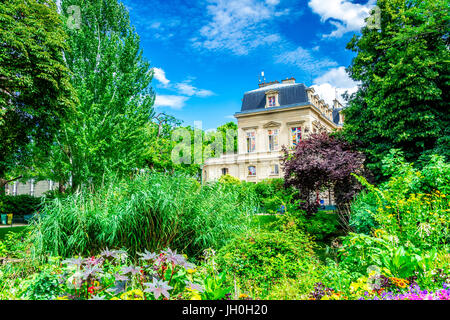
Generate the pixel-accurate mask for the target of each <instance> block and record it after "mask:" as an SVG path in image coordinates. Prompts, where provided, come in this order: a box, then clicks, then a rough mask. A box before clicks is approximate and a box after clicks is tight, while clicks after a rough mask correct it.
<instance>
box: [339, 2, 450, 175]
mask: <svg viewBox="0 0 450 320" xmlns="http://www.w3.org/2000/svg"><path fill="white" fill-rule="evenodd" d="M377 6H378V7H379V8H380V11H381V28H380V29H376V28H369V27H365V28H363V29H362V35H360V36H354V37H353V39H352V40H351V41H350V43H349V44H348V45H347V48H348V49H350V50H352V51H354V52H356V53H357V55H356V57H355V58H354V59H353V62H352V64H351V66H350V67H349V74H350V76H351V77H352V78H353V79H354V80H355V81H359V82H360V83H361V86H360V88H359V90H358V92H357V93H356V94H355V95H353V96H352V97H351V98H350V101H349V104H348V105H349V107H348V108H347V109H346V110H345V111H344V114H345V125H344V135H345V137H346V138H347V139H348V140H349V141H350V142H355V143H358V144H359V147H360V149H361V150H363V151H364V152H365V153H366V155H367V166H368V167H369V168H370V169H371V170H373V171H374V173H375V174H376V175H377V176H378V177H380V176H381V175H380V168H381V159H382V158H383V157H384V156H386V154H387V153H388V152H389V150H390V149H392V148H397V149H400V150H402V151H403V152H404V154H405V156H406V158H407V160H409V161H416V160H417V159H419V158H420V157H421V156H423V155H428V154H430V153H433V152H438V153H440V154H443V155H446V156H447V157H448V156H449V154H450V150H449V143H448V141H449V139H450V133H449V131H448V130H449V127H450V122H449V116H450V113H449V112H448V101H449V92H450V90H449V61H450V54H449V45H450V43H449V30H450V29H449V19H450V15H449V7H448V1H446V0H379V1H378V2H377Z"/></svg>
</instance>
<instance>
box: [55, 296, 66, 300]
mask: <svg viewBox="0 0 450 320" xmlns="http://www.w3.org/2000/svg"><path fill="white" fill-rule="evenodd" d="M56 300H69V297H68V296H64V297H58V298H56Z"/></svg>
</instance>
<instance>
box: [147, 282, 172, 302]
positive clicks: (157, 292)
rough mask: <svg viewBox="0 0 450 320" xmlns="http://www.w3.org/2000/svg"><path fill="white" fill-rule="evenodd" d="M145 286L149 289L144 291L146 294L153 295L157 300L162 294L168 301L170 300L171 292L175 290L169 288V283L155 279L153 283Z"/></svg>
mask: <svg viewBox="0 0 450 320" xmlns="http://www.w3.org/2000/svg"><path fill="white" fill-rule="evenodd" d="M144 286H146V287H148V288H147V289H145V290H144V292H149V293H153V295H154V296H155V299H158V298H159V297H160V296H161V294H162V295H163V296H164V297H166V298H167V299H169V298H170V294H169V290H171V289H173V287H171V286H169V284H168V282H167V281H158V280H156V279H155V278H153V282H151V283H150V282H148V283H144Z"/></svg>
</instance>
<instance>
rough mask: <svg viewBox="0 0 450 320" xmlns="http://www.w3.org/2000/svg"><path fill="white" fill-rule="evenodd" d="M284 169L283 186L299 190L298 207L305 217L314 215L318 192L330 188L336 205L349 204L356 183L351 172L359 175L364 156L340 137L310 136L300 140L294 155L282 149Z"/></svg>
mask: <svg viewBox="0 0 450 320" xmlns="http://www.w3.org/2000/svg"><path fill="white" fill-rule="evenodd" d="M284 153H285V156H284V159H283V166H284V172H285V183H286V186H293V187H295V188H297V189H298V190H299V191H300V199H301V200H303V203H302V204H301V207H302V209H303V210H305V211H306V212H307V214H308V215H311V214H312V213H315V212H317V210H318V208H319V203H318V200H317V196H316V195H317V193H318V192H319V191H322V190H325V189H333V191H334V195H335V199H336V203H337V204H338V205H341V204H345V203H347V202H348V201H350V200H351V199H352V198H353V197H354V195H355V193H356V191H357V190H358V184H357V183H356V181H355V180H354V178H353V177H352V176H351V173H360V174H361V173H362V168H363V167H362V164H363V162H364V156H363V155H362V154H361V153H359V152H356V151H353V149H352V146H351V145H350V144H349V143H347V142H346V141H344V140H342V139H340V138H339V137H334V136H330V135H328V134H327V133H325V132H324V133H319V134H312V135H311V136H310V137H309V138H308V139H305V140H302V141H301V142H300V143H299V144H298V145H297V146H296V148H295V150H294V152H293V153H289V151H288V150H287V149H286V148H284Z"/></svg>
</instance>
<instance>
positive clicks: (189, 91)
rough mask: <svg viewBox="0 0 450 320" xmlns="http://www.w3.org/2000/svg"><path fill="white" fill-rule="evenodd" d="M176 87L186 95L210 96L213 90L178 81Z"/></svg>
mask: <svg viewBox="0 0 450 320" xmlns="http://www.w3.org/2000/svg"><path fill="white" fill-rule="evenodd" d="M176 88H177V89H178V90H179V91H180V93H182V94H184V95H187V96H197V97H210V96H212V95H214V92H212V91H210V90H205V89H198V88H196V87H194V86H193V85H191V84H189V83H188V82H182V83H178V84H177V85H176Z"/></svg>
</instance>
